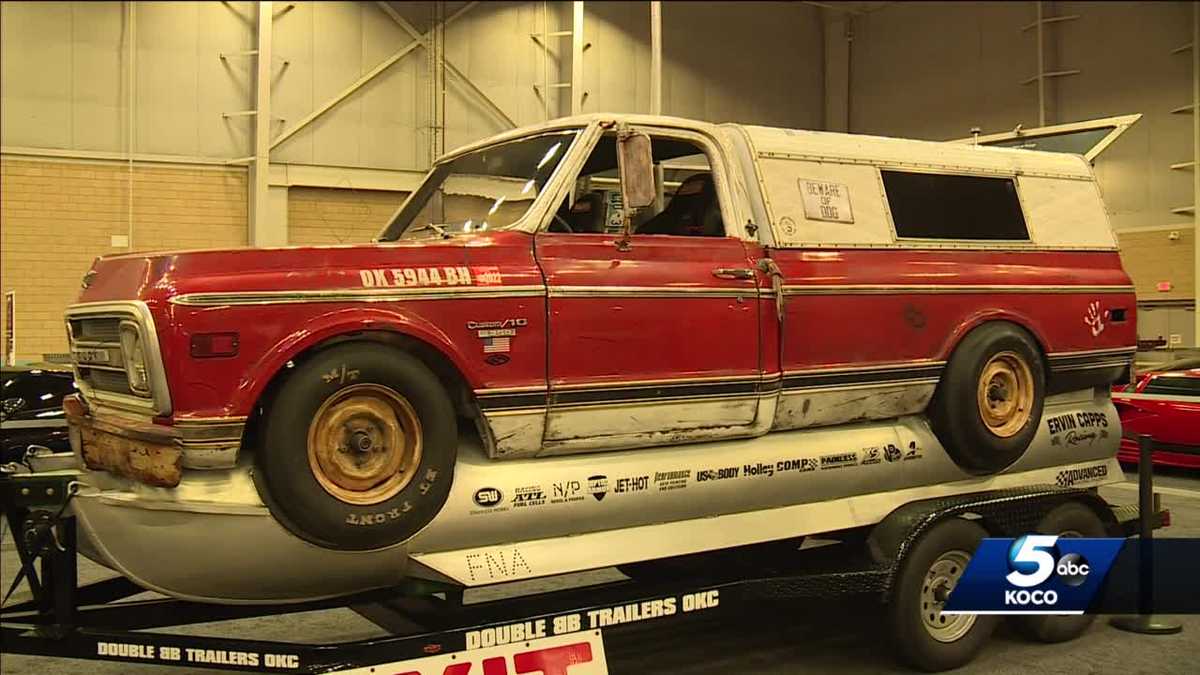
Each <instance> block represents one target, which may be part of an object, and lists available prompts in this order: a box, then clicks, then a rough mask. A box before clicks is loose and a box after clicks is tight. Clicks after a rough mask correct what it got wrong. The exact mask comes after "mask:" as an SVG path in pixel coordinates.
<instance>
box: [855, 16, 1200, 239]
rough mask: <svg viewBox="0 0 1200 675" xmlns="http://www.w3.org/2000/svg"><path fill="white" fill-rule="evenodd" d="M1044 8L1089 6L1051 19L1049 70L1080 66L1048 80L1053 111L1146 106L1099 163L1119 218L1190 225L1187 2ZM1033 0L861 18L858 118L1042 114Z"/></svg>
mask: <svg viewBox="0 0 1200 675" xmlns="http://www.w3.org/2000/svg"><path fill="white" fill-rule="evenodd" d="M1045 6H1046V10H1045V12H1046V15H1047V16H1055V15H1059V14H1078V15H1079V16H1080V18H1079V19H1077V20H1074V21H1066V22H1062V23H1058V24H1050V25H1048V26H1047V27H1046V44H1047V57H1046V69H1047V70H1068V69H1079V70H1080V71H1082V72H1081V73H1080V74H1078V75H1071V76H1066V77H1061V78H1055V79H1052V80H1048V82H1047V85H1046V87H1047V94H1048V96H1047V99H1048V105H1047V113H1048V115H1047V122H1048V123H1051V124H1052V123H1057V122H1072V121H1078V120H1085V119H1092V118H1096V117H1106V116H1110V115H1119V114H1125V113H1135V112H1140V113H1143V115H1144V116H1143V118H1142V120H1141V121H1140V122H1138V124H1137V125H1135V126H1134V127H1133V128H1132V129H1131V130H1130V131H1128V132H1127V133H1126V134H1125V135H1124V136H1123V137H1122V138H1121V139H1120V140H1118V141H1117V142H1116V143H1115V144H1114V145H1113V146H1112V147H1110V148H1109V150H1108V151H1106V153H1105V154H1104V155H1102V156H1101V158H1100V159H1099V160H1098V161H1097V163H1096V172H1097V174H1098V176H1099V178H1100V181H1101V185H1102V187H1103V189H1104V194H1105V199H1106V201H1107V203H1108V207H1109V209H1110V211H1111V215H1112V219H1113V225H1114V227H1116V228H1117V229H1124V228H1130V227H1147V226H1165V225H1179V226H1183V227H1187V226H1190V221H1191V218H1190V216H1188V217H1184V216H1179V215H1173V214H1172V213H1171V208H1173V207H1177V206H1181V205H1185V204H1190V203H1191V200H1192V195H1191V191H1192V187H1191V174H1189V173H1187V172H1181V171H1171V170H1170V169H1169V168H1168V167H1169V166H1170V165H1171V164H1172V163H1175V162H1182V161H1187V160H1190V159H1191V152H1192V151H1191V125H1190V122H1191V120H1190V118H1189V117H1188V116H1186V115H1172V114H1170V113H1169V112H1168V111H1169V110H1171V109H1172V108H1175V107H1178V106H1181V105H1184V104H1187V103H1189V102H1190V100H1191V86H1192V85H1191V64H1190V62H1189V58H1188V56H1189V55H1188V54H1182V55H1171V54H1170V50H1171V49H1172V48H1174V47H1178V46H1180V45H1183V44H1185V43H1187V42H1190V41H1191V11H1192V10H1191V7H1190V4H1189V3H1186V2H1078V3H1076V2H1058V3H1046V5H1045ZM1035 12H1036V9H1035V5H1034V3H1032V2H1012V3H999V2H958V3H926V2H920V3H899V4H895V5H891V6H888V7H886V8H885V9H883V10H880V11H878V12H874V13H871V14H869V15H867V16H865V17H862V18H859V19H857V20H856V21H855V36H854V46H853V49H852V65H851V102H850V110H851V112H850V128H851V130H852V131H854V132H857V133H877V134H885V135H893V136H909V137H915V138H929V139H948V138H962V137H965V136H969V135H970V129H971V127H973V126H978V127H980V128H982V129H983V132H984V133H991V132H997V131H1009V130H1011V129H1013V128H1014V127H1016V126H1017V124H1023V125H1024V126H1025V127H1027V128H1028V127H1033V126H1037V124H1038V110H1037V88H1036V85H1034V84H1029V85H1021V84H1019V83H1020V82H1021V81H1022V80H1024V79H1026V78H1028V77H1031V76H1033V75H1034V74H1035V73H1036V71H1037V43H1036V41H1035V40H1036V38H1035V32H1034V31H1033V30H1030V31H1025V32H1022V31H1021V30H1020V28H1021V26H1023V25H1025V24H1028V23H1031V22H1032V21H1033V20H1034V18H1035Z"/></svg>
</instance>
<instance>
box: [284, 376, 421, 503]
mask: <svg viewBox="0 0 1200 675" xmlns="http://www.w3.org/2000/svg"><path fill="white" fill-rule="evenodd" d="M420 463H421V421H420V419H419V418H418V417H417V413H416V411H415V410H413V407H412V405H410V404H409V402H408V400H407V399H405V398H404V397H403V396H401V395H400V394H398V393H396V392H395V391H393V390H392V389H390V388H388V387H384V386H381V385H377V384H356V385H353V386H350V387H346V388H345V389H342V390H340V391H338V392H337V393H335V394H334V395H333V396H331V397H329V398H328V399H326V400H325V402H324V403H322V404H321V407H320V408H319V409H318V410H317V414H316V415H314V416H313V421H312V423H311V424H310V425H309V427H308V464H309V468H311V469H312V472H313V476H314V477H315V478H316V479H317V482H318V483H320V484H321V487H322V488H324V489H325V491H326V492H328V493H329V494H331V495H333V496H334V497H336V498H338V499H340V500H341V501H343V502H346V503H347V504H378V503H379V502H382V501H385V500H387V499H390V498H392V497H394V496H396V494H397V493H399V492H400V491H401V490H403V489H404V487H405V486H406V485H408V483H409V481H411V480H412V477H413V474H415V473H416V471H417V466H418V465H419V464H420Z"/></svg>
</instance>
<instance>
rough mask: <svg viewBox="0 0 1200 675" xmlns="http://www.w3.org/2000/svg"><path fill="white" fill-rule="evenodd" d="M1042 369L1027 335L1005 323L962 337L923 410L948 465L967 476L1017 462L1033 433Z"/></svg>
mask: <svg viewBox="0 0 1200 675" xmlns="http://www.w3.org/2000/svg"><path fill="white" fill-rule="evenodd" d="M1045 397H1046V370H1045V364H1044V361H1043V359H1042V353H1041V350H1040V349H1039V347H1038V345H1037V343H1036V342H1035V341H1034V339H1033V337H1032V336H1030V335H1029V333H1028V332H1026V331H1025V330H1024V329H1022V328H1020V327H1019V326H1017V325H1015V324H1012V323H1008V322H1006V321H995V322H991V323H986V324H984V325H982V326H979V327H978V328H976V329H974V330H972V331H971V332H970V333H968V334H967V336H966V337H965V338H963V340H962V342H960V343H959V345H958V347H956V348H955V350H954V353H953V354H951V356H950V362H949V363H948V364H947V365H946V369H945V371H944V372H943V373H942V377H941V380H940V381H939V382H938V386H937V390H936V391H935V392H934V396H933V401H932V402H931V403H930V406H929V421H930V423H931V425H932V427H933V431H934V433H936V434H937V437H938V440H940V441H941V443H942V445H943V446H945V448H946V451H947V452H948V453H949V454H950V456H951V457H952V458H953V459H954V461H955V462H956V463H957V464H958V465H959V466H960V467H962V468H963V469H965V470H966V471H968V472H970V473H973V474H989V473H996V472H998V471H1001V470H1002V469H1005V468H1006V467H1008V466H1009V465H1011V464H1012V463H1013V462H1016V461H1017V460H1018V459H1020V458H1021V455H1022V454H1024V453H1025V449H1026V448H1028V447H1029V443H1030V442H1031V441H1032V440H1033V437H1034V436H1035V435H1036V434H1037V427H1038V423H1039V421H1040V420H1041V418H1042V407H1043V405H1044V403H1045Z"/></svg>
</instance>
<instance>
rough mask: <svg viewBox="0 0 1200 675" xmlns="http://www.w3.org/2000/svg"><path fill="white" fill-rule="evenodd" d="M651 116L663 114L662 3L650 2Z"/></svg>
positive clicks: (653, 0) (652, 0) (654, 0)
mask: <svg viewBox="0 0 1200 675" xmlns="http://www.w3.org/2000/svg"><path fill="white" fill-rule="evenodd" d="M650 114H652V115H661V114H662V2H660V1H659V0H651V2H650Z"/></svg>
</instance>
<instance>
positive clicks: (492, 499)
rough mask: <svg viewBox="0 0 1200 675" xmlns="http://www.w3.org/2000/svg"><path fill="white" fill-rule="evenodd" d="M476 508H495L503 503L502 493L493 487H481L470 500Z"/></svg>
mask: <svg viewBox="0 0 1200 675" xmlns="http://www.w3.org/2000/svg"><path fill="white" fill-rule="evenodd" d="M471 499H472V500H473V501H474V502H475V505H476V506H479V507H482V508H485V509H489V508H491V507H493V506H497V505H499V504H500V502H502V501H504V493H503V492H500V490H499V489H497V488H493V487H483V488H479V489H478V490H476V491H475V496H474V497H472V498H471Z"/></svg>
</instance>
